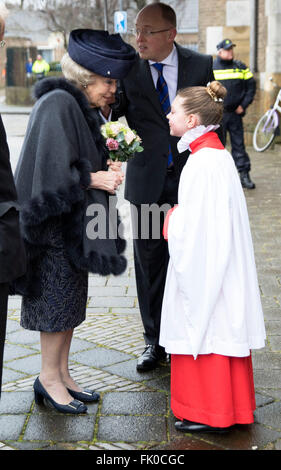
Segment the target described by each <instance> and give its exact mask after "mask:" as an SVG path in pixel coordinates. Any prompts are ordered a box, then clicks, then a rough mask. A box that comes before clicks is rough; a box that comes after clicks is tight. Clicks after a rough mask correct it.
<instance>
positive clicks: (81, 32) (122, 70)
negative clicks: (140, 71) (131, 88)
mask: <svg viewBox="0 0 281 470" xmlns="http://www.w3.org/2000/svg"><path fill="white" fill-rule="evenodd" d="M68 54H69V55H70V57H71V59H72V60H73V61H74V62H76V63H77V64H79V65H81V66H82V67H84V68H85V69H87V70H90V71H91V72H94V73H96V74H98V75H102V76H103V77H111V78H114V79H118V78H124V77H125V76H126V75H127V74H128V72H129V70H130V68H131V67H132V65H133V64H134V62H135V59H136V51H135V49H134V48H133V47H132V46H130V44H127V43H126V42H124V41H123V39H122V38H121V36H120V34H109V33H108V31H101V30H93V29H75V30H74V31H71V33H70V37H69V44H68Z"/></svg>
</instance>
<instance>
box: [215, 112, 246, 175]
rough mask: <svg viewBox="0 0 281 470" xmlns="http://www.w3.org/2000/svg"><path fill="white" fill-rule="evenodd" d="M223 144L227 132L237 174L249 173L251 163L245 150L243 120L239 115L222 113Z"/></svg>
mask: <svg viewBox="0 0 281 470" xmlns="http://www.w3.org/2000/svg"><path fill="white" fill-rule="evenodd" d="M222 124H223V131H224V143H225V142H226V137H227V132H228V133H229V136H230V144H231V154H232V157H233V159H234V162H235V166H236V168H237V170H238V171H239V172H241V171H250V169H251V163H250V158H249V155H248V154H247V152H246V149H245V143H244V128H243V118H242V116H241V115H239V114H236V113H235V112H233V113H228V112H224V114H223V120H222Z"/></svg>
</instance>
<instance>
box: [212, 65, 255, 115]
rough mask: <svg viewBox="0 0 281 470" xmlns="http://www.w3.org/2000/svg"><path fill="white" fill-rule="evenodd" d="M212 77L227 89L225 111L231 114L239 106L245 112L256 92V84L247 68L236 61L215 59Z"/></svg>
mask: <svg viewBox="0 0 281 470" xmlns="http://www.w3.org/2000/svg"><path fill="white" fill-rule="evenodd" d="M214 76H215V79H216V80H218V81H219V82H221V83H222V85H223V86H224V87H225V88H226V89H227V95H226V98H225V100H224V109H225V111H227V112H233V111H235V109H236V108H237V107H238V106H239V105H241V106H242V107H243V108H244V110H246V108H247V107H248V106H249V104H251V103H252V101H253V99H254V96H255V92H256V82H255V79H254V77H253V74H252V72H251V71H250V70H249V68H248V67H247V66H246V65H245V64H243V62H240V61H238V60H222V59H221V58H220V57H217V58H216V59H215V60H214Z"/></svg>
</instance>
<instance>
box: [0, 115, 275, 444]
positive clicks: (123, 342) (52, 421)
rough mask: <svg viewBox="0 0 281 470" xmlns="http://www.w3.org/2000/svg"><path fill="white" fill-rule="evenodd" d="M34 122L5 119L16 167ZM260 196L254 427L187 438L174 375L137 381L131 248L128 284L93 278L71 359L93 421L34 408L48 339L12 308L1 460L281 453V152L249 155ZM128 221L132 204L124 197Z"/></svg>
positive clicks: (16, 300) (139, 346) (254, 207)
mask: <svg viewBox="0 0 281 470" xmlns="http://www.w3.org/2000/svg"><path fill="white" fill-rule="evenodd" d="M26 119H27V117H25V116H23V115H14V116H11V115H5V114H4V115H3V121H4V124H5V126H6V130H7V134H8V140H9V145H10V148H11V160H12V166H13V168H14V167H15V164H16V160H17V158H18V153H19V148H20V145H21V143H22V138H23V135H24V131H25V127H26ZM250 154H251V159H252V167H253V170H252V172H251V176H252V178H253V180H254V181H255V183H256V185H257V188H256V189H255V190H253V191H247V192H245V194H246V198H247V204H248V209H249V216H250V223H251V228H252V235H253V241H254V246H255V254H256V264H257V269H258V276H259V283H260V290H261V296H262V303H263V307H264V315H265V321H266V330H267V344H266V348H265V349H264V350H260V351H255V352H253V365H254V377H255V387H256V400H257V410H256V412H255V423H254V424H253V425H251V426H237V427H236V428H235V429H234V430H232V431H231V432H230V433H228V434H223V435H215V434H194V435H188V434H180V433H178V432H176V431H175V429H174V426H173V423H174V418H173V416H172V413H171V411H170V407H169V365H168V364H163V365H161V367H159V368H158V369H157V370H155V371H152V372H148V373H138V372H136V368H135V366H136V358H137V356H138V355H139V353H140V352H142V350H143V347H144V342H143V336H142V324H141V321H140V315H139V309H138V301H137V295H136V287H135V278H134V266H133V255H132V242H131V240H129V242H128V246H127V257H128V268H127V270H126V272H125V273H124V274H123V275H122V276H119V277H114V276H108V277H100V276H94V275H90V276H89V293H88V295H89V299H88V305H87V318H86V320H85V322H84V323H82V324H81V325H80V326H79V327H78V328H77V329H76V330H75V334H74V340H73V343H72V349H71V369H72V374H73V377H74V378H75V379H76V380H77V381H78V382H79V383H80V384H81V385H83V386H84V387H90V388H91V387H92V388H94V389H95V390H97V391H99V392H100V394H101V400H100V402H99V403H98V404H92V405H90V406H88V414H86V415H79V416H72V415H62V414H59V413H57V412H55V411H54V410H50V409H46V408H44V407H43V408H42V407H39V406H37V405H36V404H35V403H34V395H33V391H32V384H33V382H34V379H35V378H36V377H37V375H38V373H39V370H40V344H39V333H37V332H31V331H27V330H24V329H22V328H21V327H20V324H19V319H20V305H21V299H20V297H10V298H9V317H8V325H7V341H6V347H5V356H4V361H5V362H4V372H3V388H2V398H1V401H0V450H18V449H19V450H35V449H43V450H136V449H146V450H148V449H150V450H155V451H157V450H160V449H161V450H169V451H171V450H252V449H259V450H264V449H265V450H266V449H267V450H275V449H276V450H280V449H281V406H280V398H281V375H280V369H281V361H280V357H281V345H280V344H281V342H280V339H281V336H280V335H281V333H280V323H281V322H280V320H281V307H280V303H281V276H280V263H281V250H280V244H281V243H280V242H281V214H280V196H281V187H280V181H281V151H280V147H279V146H276V147H275V148H274V150H270V151H268V152H266V153H263V154H257V153H255V152H253V151H252V150H250ZM118 199H119V206H120V210H121V213H122V216H123V217H124V218H125V220H128V204H127V203H126V202H125V201H124V199H123V192H122V189H121V190H120V191H119V192H118Z"/></svg>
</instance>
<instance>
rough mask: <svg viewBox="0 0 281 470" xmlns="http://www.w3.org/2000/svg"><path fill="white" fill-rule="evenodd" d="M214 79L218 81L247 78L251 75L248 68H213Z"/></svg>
mask: <svg viewBox="0 0 281 470" xmlns="http://www.w3.org/2000/svg"><path fill="white" fill-rule="evenodd" d="M214 76H215V79H216V80H218V81H223V80H235V79H238V80H249V78H252V77H253V74H252V72H251V70H250V69H248V68H246V69H220V70H214Z"/></svg>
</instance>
